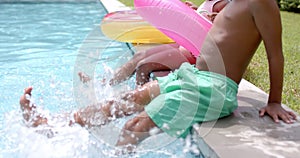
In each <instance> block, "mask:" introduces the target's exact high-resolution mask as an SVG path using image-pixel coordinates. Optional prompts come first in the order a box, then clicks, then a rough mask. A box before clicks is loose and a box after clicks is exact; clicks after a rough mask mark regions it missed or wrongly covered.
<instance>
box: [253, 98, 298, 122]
mask: <svg viewBox="0 0 300 158" xmlns="http://www.w3.org/2000/svg"><path fill="white" fill-rule="evenodd" d="M265 113H267V114H269V115H270V116H271V117H272V118H273V120H274V121H275V122H276V123H279V119H282V120H283V121H284V122H285V123H288V124H290V123H293V121H292V120H296V117H297V116H296V115H295V114H294V113H293V112H291V111H286V110H285V109H283V107H282V106H281V104H280V103H268V105H267V106H266V107H263V108H262V109H260V112H259V116H261V117H262V116H264V115H265Z"/></svg>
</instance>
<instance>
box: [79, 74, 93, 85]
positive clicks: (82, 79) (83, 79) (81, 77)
mask: <svg viewBox="0 0 300 158" xmlns="http://www.w3.org/2000/svg"><path fill="white" fill-rule="evenodd" d="M78 76H79V78H80V81H81V82H83V83H87V82H89V81H90V80H91V79H90V77H89V76H88V75H86V74H85V73H83V72H79V73H78Z"/></svg>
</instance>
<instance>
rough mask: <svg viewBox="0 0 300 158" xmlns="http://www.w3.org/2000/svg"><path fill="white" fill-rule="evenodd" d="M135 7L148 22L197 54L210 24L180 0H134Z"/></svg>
mask: <svg viewBox="0 0 300 158" xmlns="http://www.w3.org/2000/svg"><path fill="white" fill-rule="evenodd" d="M134 5H135V9H136V11H137V12H138V14H139V15H140V16H142V17H143V18H144V19H145V20H147V21H148V22H149V23H150V24H152V25H153V26H155V27H156V28H157V29H159V30H160V31H162V32H163V33H164V34H166V35H167V36H169V37H170V38H171V39H173V40H174V41H175V42H176V43H178V44H179V45H181V46H183V47H185V48H186V49H187V50H189V51H190V52H192V54H193V55H194V56H198V55H199V53H200V50H201V47H202V43H203V41H204V39H205V37H206V35H207V33H208V31H209V29H210V28H211V26H212V23H211V22H210V21H209V20H208V19H206V18H205V17H204V16H203V15H201V14H198V13H197V12H196V11H195V10H193V9H191V8H190V7H188V6H187V5H185V4H184V3H182V2H181V1H180V0H134Z"/></svg>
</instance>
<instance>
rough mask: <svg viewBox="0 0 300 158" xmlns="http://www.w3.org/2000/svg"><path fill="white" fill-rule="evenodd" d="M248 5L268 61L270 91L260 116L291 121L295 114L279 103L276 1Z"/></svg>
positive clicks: (279, 48) (280, 62) (280, 63)
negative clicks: (266, 115) (267, 115)
mask: <svg viewBox="0 0 300 158" xmlns="http://www.w3.org/2000/svg"><path fill="white" fill-rule="evenodd" d="M250 7H251V10H252V15H253V17H254V20H255V23H256V26H257V28H258V29H259V32H260V34H261V37H262V40H263V42H264V45H265V48H266V52H267V56H268V62H269V74H270V93H269V99H268V103H267V106H266V107H264V108H262V109H261V111H260V116H263V115H264V114H265V113H267V114H269V115H270V116H271V117H272V118H273V120H274V121H275V122H279V119H282V120H283V121H284V122H286V123H292V119H296V115H295V114H294V113H292V112H289V111H286V110H285V109H283V107H282V105H281V98H282V87H283V69H284V57H283V53H282V40H281V38H282V37H281V34H282V33H281V32H282V26H281V19H280V12H279V8H278V6H277V4H276V1H269V0H254V1H253V3H251V4H250Z"/></svg>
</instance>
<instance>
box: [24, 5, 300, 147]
mask: <svg viewBox="0 0 300 158" xmlns="http://www.w3.org/2000/svg"><path fill="white" fill-rule="evenodd" d="M281 32H282V27H281V19H280V12H279V8H278V6H277V3H276V1H273V0H233V1H231V2H230V3H229V4H228V5H227V6H226V8H224V10H222V12H220V13H219V14H218V16H217V17H216V19H215V22H214V25H213V26H212V28H211V29H210V31H209V36H208V37H207V38H206V40H205V41H204V44H203V47H202V50H201V55H200V56H199V57H198V58H197V61H196V65H195V66H193V65H190V64H189V63H184V64H182V65H181V67H180V68H179V69H178V70H176V71H174V72H173V73H171V74H170V75H168V76H166V77H161V78H157V80H155V81H151V82H148V83H146V84H145V85H143V86H142V87H138V88H137V89H136V90H133V91H130V92H128V93H127V94H126V95H124V96H123V97H122V98H121V100H110V101H107V102H104V103H102V104H98V105H97V106H96V107H97V108H94V109H93V108H84V109H81V110H79V111H78V112H76V113H75V114H74V120H75V121H74V122H75V123H79V124H81V125H92V124H91V122H90V121H89V119H87V118H93V117H94V116H98V114H99V113H102V116H104V117H102V118H106V119H107V118H109V117H111V116H112V115H115V116H123V115H127V114H131V113H133V112H140V113H139V114H138V115H137V116H136V117H134V118H133V119H132V120H129V121H128V122H127V123H126V124H125V126H124V128H123V130H122V132H121V135H120V139H119V141H118V142H117V144H116V145H117V146H124V147H127V146H128V145H135V144H137V143H139V142H140V141H142V140H144V139H145V138H147V137H148V136H150V130H151V129H153V128H159V129H160V131H164V132H166V133H167V134H169V135H171V136H174V137H185V136H186V135H187V134H188V133H189V130H190V129H191V128H192V126H193V124H196V123H201V122H203V121H210V120H216V119H218V118H221V117H224V116H227V115H229V114H230V113H232V112H233V111H234V110H235V109H236V108H237V91H238V84H239V83H240V81H241V79H242V76H243V74H244V72H245V70H246V68H247V66H248V64H249V62H250V61H251V58H252V56H253V55H254V54H255V52H256V49H257V48H258V46H259V44H260V42H261V41H263V42H264V45H265V47H266V54H267V57H268V61H269V72H270V93H269V98H268V102H267V103H266V106H265V107H263V108H262V109H261V110H260V116H264V114H268V115H270V116H271V117H272V118H273V120H274V121H275V122H276V123H278V122H279V119H282V120H283V121H284V122H285V123H288V124H290V123H292V122H293V120H294V119H296V115H295V114H294V113H292V112H289V111H286V110H285V109H284V108H283V107H282V105H281V97H282V87H283V68H284V58H283V52H282V40H281ZM31 90H32V88H27V89H26V90H25V93H24V95H23V96H22V97H21V99H20V104H21V107H22V109H24V114H25V117H24V118H25V119H26V120H31V119H32V120H34V121H33V123H36V125H37V124H39V122H41V123H47V118H43V117H42V116H39V115H35V117H34V119H33V118H31V115H32V114H34V113H35V112H34V108H35V106H32V107H30V106H29V101H28V100H26V95H30V93H31ZM112 107H115V108H114V110H111V109H112ZM118 110H120V111H122V113H120V111H118ZM37 116H38V117H37ZM39 120H40V121H39ZM74 122H72V123H74ZM128 149H132V148H128Z"/></svg>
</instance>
